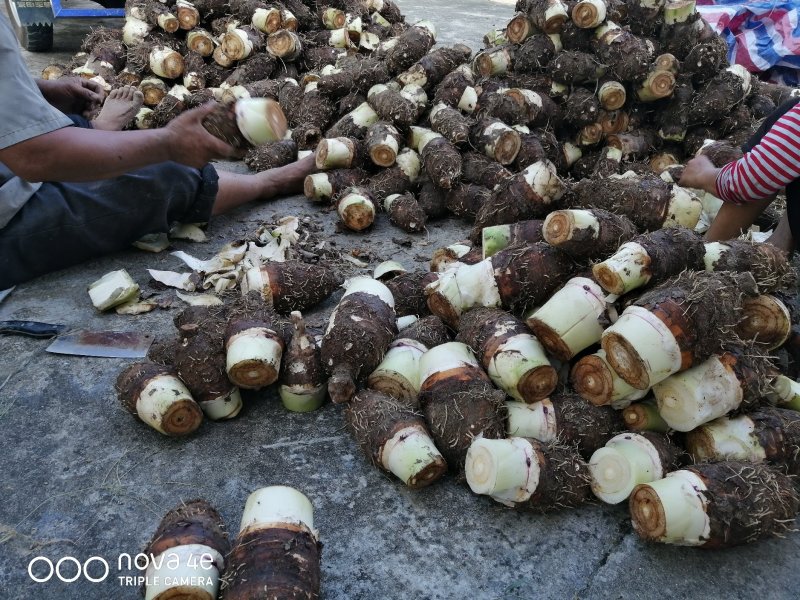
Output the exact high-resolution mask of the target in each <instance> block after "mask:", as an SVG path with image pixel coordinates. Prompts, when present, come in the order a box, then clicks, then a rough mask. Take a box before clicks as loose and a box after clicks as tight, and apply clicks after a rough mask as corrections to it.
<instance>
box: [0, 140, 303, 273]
mask: <svg viewBox="0 0 800 600" xmlns="http://www.w3.org/2000/svg"><path fill="white" fill-rule="evenodd" d="M315 171H316V167H315V165H314V158H313V156H311V157H308V158H305V159H303V160H301V161H297V162H295V163H292V164H290V165H286V166H285V167H280V168H277V169H271V170H269V171H264V172H262V173H256V174H254V175H240V174H234V173H225V172H219V173H218V172H217V170H216V169H214V167H212V166H211V165H207V166H206V167H205V168H204V169H203V170H202V171H198V170H197V169H190V168H189V167H184V166H182V165H178V164H176V163H163V164H159V165H155V166H152V167H147V168H145V169H140V170H138V171H134V172H133V173H129V174H127V175H124V176H122V177H117V178H115V179H109V180H106V181H96V182H91V183H85V184H61V183H46V184H43V185H42V187H41V188H40V189H39V191H38V192H37V193H36V195H35V196H34V197H33V198H31V199H30V200H29V201H28V202H27V203H26V204H25V205H24V206H23V207H22V209H21V210H20V211H19V213H17V214H16V215H15V216H14V218H13V219H12V220H11V221H10V222H9V223H8V225H6V227H4V228H2V229H0V289H5V288H7V287H11V286H12V285H16V284H17V283H21V282H23V281H27V280H29V279H32V278H34V277H37V276H39V275H42V274H44V273H49V272H51V271H56V270H58V269H63V268H65V267H68V266H72V265H75V264H79V263H81V262H84V261H86V260H89V259H91V258H95V257H98V256H102V255H105V254H109V253H111V252H115V251H118V250H123V249H125V248H127V247H129V246H130V245H131V244H132V243H133V242H135V241H136V240H138V239H139V238H141V237H142V236H144V235H146V234H148V233H157V232H167V231H169V228H170V226H171V225H172V224H173V223H174V222H175V221H179V222H183V223H204V222H207V221H208V220H209V219H210V217H211V216H212V214H215V215H216V214H221V213H224V212H226V211H228V210H231V209H233V208H236V207H238V206H241V205H243V204H246V203H247V202H251V201H253V200H266V199H269V198H273V197H275V196H279V195H284V194H289V193H294V192H298V191H300V190H302V186H303V180H304V179H305V177H306V175H308V174H310V173H313V172H315Z"/></svg>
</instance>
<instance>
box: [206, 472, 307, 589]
mask: <svg viewBox="0 0 800 600" xmlns="http://www.w3.org/2000/svg"><path fill="white" fill-rule="evenodd" d="M321 552H322V544H320V542H319V534H318V532H317V530H316V529H314V507H313V505H312V504H311V502H310V500H309V499H308V498H307V497H306V496H305V495H304V494H302V493H301V492H299V491H298V490H296V489H294V488H291V487H287V486H280V485H275V486H270V487H265V488H261V489H259V490H256V491H255V492H253V493H252V494H250V496H249V497H248V498H247V502H246V503H245V507H244V512H243V513H242V522H241V526H240V527H239V535H238V537H237V538H236V543H235V544H234V545H233V549H232V550H231V552H230V554H229V555H228V557H227V559H228V560H227V562H228V564H227V568H226V570H225V576H224V580H223V585H222V596H221V597H222V599H223V600H252V599H254V598H286V599H287V600H288V599H297V600H300V599H303V600H318V598H319V596H320V555H321Z"/></svg>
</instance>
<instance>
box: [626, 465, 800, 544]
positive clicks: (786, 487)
mask: <svg viewBox="0 0 800 600" xmlns="http://www.w3.org/2000/svg"><path fill="white" fill-rule="evenodd" d="M798 509H800V497H798V493H797V491H796V489H795V488H794V485H793V483H792V481H791V479H790V478H789V477H787V476H786V475H784V474H782V473H779V472H777V471H775V470H773V469H772V468H770V467H768V466H766V465H763V464H757V463H749V462H735V461H728V462H720V463H711V464H702V465H693V466H688V467H685V468H684V469H681V470H679V471H674V472H672V473H670V474H669V475H667V477H665V478H664V479H661V480H659V481H654V482H652V483H645V484H641V485H639V486H637V487H635V488H634V490H633V493H632V494H631V499H630V511H631V520H632V521H633V528H634V530H635V531H636V533H638V534H639V536H640V537H641V538H642V539H644V540H647V541H653V542H662V543H667V544H679V545H682V546H699V547H703V548H727V547H731V546H737V545H740V544H747V543H750V542H754V541H756V540H759V539H762V538H766V537H770V536H775V535H782V534H784V533H786V532H787V531H788V529H789V528H791V526H792V521H793V520H794V517H795V515H796V514H797V512H798Z"/></svg>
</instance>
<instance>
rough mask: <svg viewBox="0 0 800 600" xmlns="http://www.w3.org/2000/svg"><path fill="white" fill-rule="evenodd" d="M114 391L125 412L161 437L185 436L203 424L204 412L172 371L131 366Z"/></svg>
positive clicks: (142, 364) (156, 366)
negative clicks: (162, 435)
mask: <svg viewBox="0 0 800 600" xmlns="http://www.w3.org/2000/svg"><path fill="white" fill-rule="evenodd" d="M115 389H116V391H117V396H118V398H119V401H120V402H121V403H122V405H123V406H124V407H125V409H126V410H127V411H128V412H130V413H131V414H133V415H136V416H137V417H138V418H139V419H140V420H142V421H143V422H145V423H147V424H148V425H150V427H152V428H153V429H155V430H156V431H158V432H160V433H163V434H164V435H169V436H174V437H179V436H184V435H188V434H190V433H192V432H194V431H195V430H196V429H197V428H198V427H200V424H201V423H202V421H203V411H201V410H200V407H199V406H198V405H197V403H196V402H195V401H194V398H192V395H191V393H190V392H189V390H188V389H187V388H186V386H185V385H184V384H183V382H182V381H181V380H180V379H178V375H177V373H176V371H175V370H174V369H173V368H172V367H166V366H164V365H159V364H155V363H150V362H139V363H134V364H132V365H130V366H129V367H128V368H127V369H125V370H124V371H122V372H121V373H120V374H119V376H118V377H117V382H116V384H115Z"/></svg>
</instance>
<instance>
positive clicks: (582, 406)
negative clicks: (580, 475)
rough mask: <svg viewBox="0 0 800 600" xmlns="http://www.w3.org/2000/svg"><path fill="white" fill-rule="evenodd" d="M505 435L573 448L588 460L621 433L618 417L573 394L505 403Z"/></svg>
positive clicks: (607, 408)
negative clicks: (529, 401)
mask: <svg viewBox="0 0 800 600" xmlns="http://www.w3.org/2000/svg"><path fill="white" fill-rule="evenodd" d="M506 408H507V411H508V433H509V435H519V436H523V437H531V438H535V439H537V440H539V441H541V442H545V443H551V442H556V441H557V442H559V443H564V444H570V445H577V447H578V450H579V451H580V453H581V455H582V456H583V457H584V458H588V457H590V456H591V455H592V453H593V452H594V451H595V450H597V449H598V448H600V447H602V446H603V445H605V443H606V442H607V441H608V440H609V439H611V437H612V436H613V435H614V434H615V433H617V432H618V431H621V430H623V429H624V426H623V424H622V417H621V415H620V414H619V412H618V411H616V410H614V409H613V408H611V407H610V406H593V405H591V404H589V403H588V402H586V400H584V399H583V398H581V397H580V396H578V395H577V394H573V393H570V392H564V393H560V394H553V395H551V396H550V397H549V398H544V399H543V400H539V401H538V402H534V403H533V404H524V403H522V402H512V401H508V402H506Z"/></svg>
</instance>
